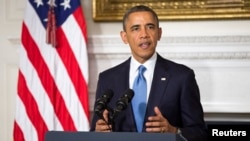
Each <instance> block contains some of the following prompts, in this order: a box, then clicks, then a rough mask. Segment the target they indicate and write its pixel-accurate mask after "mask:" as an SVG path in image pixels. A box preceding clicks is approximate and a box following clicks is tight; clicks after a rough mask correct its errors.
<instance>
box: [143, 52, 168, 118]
mask: <svg viewBox="0 0 250 141" xmlns="http://www.w3.org/2000/svg"><path fill="white" fill-rule="evenodd" d="M167 69H168V66H167V64H166V63H164V59H163V58H162V57H161V56H159V55H158V56H157V61H156V65H155V70H154V76H153V80H152V86H151V91H150V95H149V99H148V100H149V101H148V105H147V111H146V116H145V117H148V116H152V115H154V107H155V106H159V104H160V102H161V97H162V96H163V94H164V93H165V89H166V88H167V84H168V81H169V79H170V75H169V73H168V72H167Z"/></svg>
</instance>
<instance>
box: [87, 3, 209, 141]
mask: <svg viewBox="0 0 250 141" xmlns="http://www.w3.org/2000/svg"><path fill="white" fill-rule="evenodd" d="M161 34H162V29H161V28H160V27H159V20H158V17H157V15H156V13H155V12H154V11H153V10H152V9H150V8H149V7H146V6H143V5H140V6H135V7H133V8H131V9H129V10H128V11H127V12H126V13H125V15H124V17H123V31H121V33H120V35H121V38H122V40H123V42H124V43H125V44H128V45H129V46H130V49H131V53H132V55H131V57H130V58H129V59H128V60H126V61H125V62H123V63H121V64H119V65H117V66H115V67H113V68H110V69H108V70H106V71H104V72H102V73H100V74H99V80H98V85H97V91H96V99H98V98H101V97H102V95H103V94H104V93H105V90H108V89H110V90H112V91H113V93H114V96H113V97H112V98H111V100H110V102H109V103H108V109H106V110H104V112H103V114H102V116H98V115H97V114H95V115H94V116H93V119H92V125H91V129H90V130H91V131H97V132H111V131H116V132H161V133H179V134H181V135H182V136H183V137H184V138H185V139H187V140H189V141H206V140H207V129H206V125H205V122H204V119H203V109H202V105H201V103H200V93H199V88H198V85H197V82H196V80H195V74H194V72H193V70H192V69H190V68H188V67H187V66H184V65H181V64H177V63H175V62H172V61H170V60H167V59H164V58H163V57H161V56H160V55H159V54H158V53H156V46H157V42H158V41H159V40H160V38H161ZM141 65H143V66H144V67H143V68H144V70H145V71H144V72H141V74H140V76H141V77H142V78H141V80H143V81H144V83H146V86H144V87H143V88H140V89H139V91H137V88H134V86H133V85H134V81H137V80H135V78H136V77H137V74H138V71H139V70H138V67H139V66H141ZM143 76H144V77H143ZM138 82H139V81H138ZM127 89H133V90H135V91H134V98H133V99H132V101H131V103H129V104H128V105H126V106H127V107H126V108H125V109H124V110H123V111H121V112H120V113H119V114H118V115H117V116H116V117H115V119H112V120H113V121H112V122H111V123H110V122H109V120H110V115H112V109H114V108H115V107H116V103H117V100H118V99H119V98H120V97H122V96H123V93H124V92H125V91H126V90H127ZM142 91H145V94H144V95H145V97H146V98H145V99H146V106H145V107H146V110H145V111H146V112H145V113H143V121H142V123H143V124H142V127H141V129H140V128H139V125H140V124H139V122H137V119H138V118H137V117H135V116H137V115H138V113H140V112H141V111H143V110H141V109H139V110H138V109H136V108H138V107H136V108H134V107H135V106H136V100H135V99H137V98H136V96H137V95H139V93H141V92H142ZM143 97H144V96H140V98H139V99H143ZM95 107H96V105H95ZM142 107H143V106H142ZM140 108H141V107H140ZM110 109H111V110H110Z"/></svg>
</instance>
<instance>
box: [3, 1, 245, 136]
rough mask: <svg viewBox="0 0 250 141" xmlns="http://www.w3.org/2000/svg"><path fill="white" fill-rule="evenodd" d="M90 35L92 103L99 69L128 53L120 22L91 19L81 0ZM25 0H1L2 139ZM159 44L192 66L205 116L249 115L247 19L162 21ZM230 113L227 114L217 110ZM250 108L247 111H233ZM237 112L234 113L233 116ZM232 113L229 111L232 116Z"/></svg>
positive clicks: (10, 114)
mask: <svg viewBox="0 0 250 141" xmlns="http://www.w3.org/2000/svg"><path fill="white" fill-rule="evenodd" d="M82 5H83V9H84V14H85V18H86V20H87V25H88V35H89V47H88V49H89V50H88V52H89V62H90V66H89V67H90V82H89V91H90V107H91V109H92V106H93V99H94V94H95V88H96V81H97V76H98V73H99V72H100V71H102V70H104V69H106V68H109V67H111V66H114V65H116V64H118V63H120V62H121V61H123V60H124V59H126V58H127V57H128V56H129V47H128V46H126V45H124V44H123V43H122V41H121V39H120V38H119V32H120V30H121V24H120V23H95V22H93V20H92V15H91V10H92V9H91V1H90V0H82ZM24 7H25V0H19V1H15V0H0V17H1V18H0V125H1V128H0V140H1V141H11V140H12V130H13V129H12V127H13V119H14V111H15V95H16V83H17V73H18V48H19V45H20V34H21V22H22V18H23V12H24ZM160 26H161V27H162V28H163V37H162V39H161V41H160V42H159V46H158V48H157V50H158V51H159V53H160V54H162V55H163V56H165V57H166V58H169V59H172V60H174V61H176V62H179V63H184V64H186V65H188V66H190V67H192V68H193V69H194V71H195V73H196V78H197V81H198V83H199V86H200V91H201V100H202V104H203V107H204V111H205V113H206V114H209V113H211V114H213V117H211V116H208V117H206V119H207V120H211V119H215V120H226V119H231V120H239V119H240V120H247V121H249V120H250V118H249V117H250V116H249V114H250V104H249V100H250V95H249V86H250V28H249V26H250V20H226V21H225V20H216V21H212V20H211V21H178V22H177V21H176V22H174V21H172V22H163V21H161V23H160ZM221 113H227V115H228V113H229V116H227V117H217V116H216V115H217V114H221ZM242 114H248V116H244V117H241V116H237V115H242ZM235 115H236V116H235ZM230 117H233V119H232V118H230Z"/></svg>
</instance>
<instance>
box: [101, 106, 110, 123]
mask: <svg viewBox="0 0 250 141" xmlns="http://www.w3.org/2000/svg"><path fill="white" fill-rule="evenodd" d="M108 113H109V112H108V110H107V109H105V110H104V111H103V114H102V115H103V118H104V120H105V121H108Z"/></svg>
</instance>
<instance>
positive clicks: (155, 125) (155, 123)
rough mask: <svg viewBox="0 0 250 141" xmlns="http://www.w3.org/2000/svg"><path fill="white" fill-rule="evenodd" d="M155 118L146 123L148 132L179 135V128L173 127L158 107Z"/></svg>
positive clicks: (152, 117)
mask: <svg viewBox="0 0 250 141" xmlns="http://www.w3.org/2000/svg"><path fill="white" fill-rule="evenodd" d="M154 112H155V116H150V117H148V122H146V132H154V133H156V132H158V133H159V132H160V133H167V132H168V133H177V128H176V127H174V126H172V125H171V124H170V123H169V122H168V120H167V119H166V118H165V117H163V116H162V114H161V111H160V110H159V108H158V107H155V108H154Z"/></svg>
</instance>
